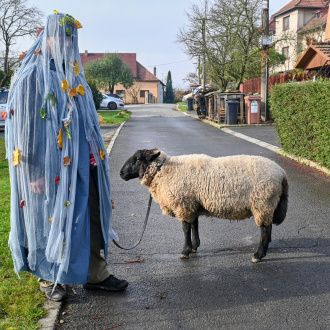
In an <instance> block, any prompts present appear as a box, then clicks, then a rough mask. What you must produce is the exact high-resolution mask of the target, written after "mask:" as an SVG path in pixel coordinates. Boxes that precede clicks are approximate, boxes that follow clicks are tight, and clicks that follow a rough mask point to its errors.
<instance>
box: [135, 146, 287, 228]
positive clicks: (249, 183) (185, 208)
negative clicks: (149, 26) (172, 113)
mask: <svg viewBox="0 0 330 330" xmlns="http://www.w3.org/2000/svg"><path fill="white" fill-rule="evenodd" d="M159 165H162V167H161V170H160V171H158V170H157V167H158V166H159ZM284 180H285V181H286V174H285V171H284V170H283V169H282V168H281V167H280V166H279V165H277V164H276V163H275V162H273V161H271V160H269V159H267V158H264V157H259V156H246V155H240V156H229V157H219V158H212V157H210V156H207V155H197V154H193V155H183V156H174V157H169V156H167V155H166V154H165V153H164V152H161V154H160V156H159V157H158V158H157V159H156V160H155V161H154V162H152V163H151V164H149V166H148V168H147V170H146V171H145V173H144V176H143V178H142V179H141V183H142V184H144V185H146V186H148V187H149V190H150V192H151V194H152V197H153V198H154V199H155V201H156V202H158V203H159V204H160V206H161V208H162V210H163V212H164V214H167V215H169V216H171V217H174V216H175V217H177V218H178V219H179V220H181V221H186V222H192V221H193V220H194V219H195V218H196V215H197V216H198V215H206V216H212V217H218V218H225V219H237V220H241V219H246V218H249V217H250V216H252V215H254V217H255V221H256V224H257V225H258V226H261V225H264V226H269V225H270V224H271V223H272V219H273V215H274V211H275V209H276V207H277V205H278V203H279V200H280V196H281V194H282V190H283V187H282V182H283V181H284Z"/></svg>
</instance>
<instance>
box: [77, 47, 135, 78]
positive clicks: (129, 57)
mask: <svg viewBox="0 0 330 330" xmlns="http://www.w3.org/2000/svg"><path fill="white" fill-rule="evenodd" d="M104 54H105V53H88V52H87V53H86V52H85V53H80V58H81V64H82V66H85V64H86V63H88V62H90V61H95V60H99V59H101V58H103V57H104ZM117 54H118V55H119V57H120V58H121V60H122V61H123V62H125V63H127V64H128V65H129V67H130V68H131V70H132V73H133V76H134V77H137V64H136V63H137V62H136V53H117Z"/></svg>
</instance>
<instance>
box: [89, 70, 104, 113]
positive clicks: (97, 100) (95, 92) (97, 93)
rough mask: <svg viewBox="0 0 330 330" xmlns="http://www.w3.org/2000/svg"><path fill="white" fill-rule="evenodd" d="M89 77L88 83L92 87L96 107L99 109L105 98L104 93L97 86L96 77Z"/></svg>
mask: <svg viewBox="0 0 330 330" xmlns="http://www.w3.org/2000/svg"><path fill="white" fill-rule="evenodd" d="M86 79H87V83H88V85H89V87H90V89H91V90H92V95H93V101H94V104H95V108H96V110H98V109H99V108H100V106H101V102H102V100H103V96H102V93H101V92H100V91H99V89H98V87H97V82H96V80H94V79H91V78H90V77H86Z"/></svg>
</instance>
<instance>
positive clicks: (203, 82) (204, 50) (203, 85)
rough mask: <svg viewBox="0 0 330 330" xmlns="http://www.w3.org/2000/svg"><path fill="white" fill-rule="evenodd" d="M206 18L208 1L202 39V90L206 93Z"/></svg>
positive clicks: (203, 20) (203, 19) (203, 21)
mask: <svg viewBox="0 0 330 330" xmlns="http://www.w3.org/2000/svg"><path fill="white" fill-rule="evenodd" d="M206 16H207V0H205V11H204V18H202V38H203V59H202V60H203V62H202V89H203V92H205V84H206V70H205V62H206V54H205V53H206V37H205V30H206Z"/></svg>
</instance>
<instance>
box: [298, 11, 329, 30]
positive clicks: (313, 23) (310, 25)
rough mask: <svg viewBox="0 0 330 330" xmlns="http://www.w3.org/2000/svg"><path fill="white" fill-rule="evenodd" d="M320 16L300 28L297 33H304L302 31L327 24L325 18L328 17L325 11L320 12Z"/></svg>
mask: <svg viewBox="0 0 330 330" xmlns="http://www.w3.org/2000/svg"><path fill="white" fill-rule="evenodd" d="M322 15H323V16H321V17H316V16H315V17H313V18H312V19H311V20H310V21H309V22H308V23H307V24H306V25H305V26H303V27H302V28H300V29H299V30H298V31H297V32H298V33H299V32H304V31H308V30H310V29H314V28H317V27H319V26H322V25H325V24H326V23H327V17H328V12H327V10H325V11H322Z"/></svg>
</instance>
